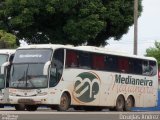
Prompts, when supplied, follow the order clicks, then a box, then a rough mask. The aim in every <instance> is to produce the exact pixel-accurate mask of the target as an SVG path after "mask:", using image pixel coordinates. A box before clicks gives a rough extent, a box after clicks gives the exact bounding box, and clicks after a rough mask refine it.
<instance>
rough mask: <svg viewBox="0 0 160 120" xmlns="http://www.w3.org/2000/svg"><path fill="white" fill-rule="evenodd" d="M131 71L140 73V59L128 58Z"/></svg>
mask: <svg viewBox="0 0 160 120" xmlns="http://www.w3.org/2000/svg"><path fill="white" fill-rule="evenodd" d="M130 66H131V70H130V71H132V72H131V73H133V74H139V75H142V60H137V59H132V60H130Z"/></svg>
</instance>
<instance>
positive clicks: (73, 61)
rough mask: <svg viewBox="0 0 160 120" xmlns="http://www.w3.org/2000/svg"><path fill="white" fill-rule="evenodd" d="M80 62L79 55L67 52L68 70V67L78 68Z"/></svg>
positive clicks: (70, 51) (74, 52)
mask: <svg viewBox="0 0 160 120" xmlns="http://www.w3.org/2000/svg"><path fill="white" fill-rule="evenodd" d="M77 66H78V61H77V53H76V51H72V50H67V53H66V68H68V67H72V68H73V67H77Z"/></svg>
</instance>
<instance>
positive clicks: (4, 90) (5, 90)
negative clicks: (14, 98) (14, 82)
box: [0, 49, 25, 110]
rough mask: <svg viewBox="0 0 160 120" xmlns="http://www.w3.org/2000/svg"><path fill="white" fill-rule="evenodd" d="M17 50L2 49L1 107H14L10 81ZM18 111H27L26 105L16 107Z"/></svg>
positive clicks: (0, 72) (0, 69) (0, 54)
mask: <svg viewBox="0 0 160 120" xmlns="http://www.w3.org/2000/svg"><path fill="white" fill-rule="evenodd" d="M15 51H16V50H15V49H1V50H0V107H2V108H3V107H5V106H10V107H12V106H13V105H11V104H10V102H9V79H10V68H11V65H12V61H13V58H14V53H15ZM15 109H16V110H25V105H23V104H18V105H16V106H15Z"/></svg>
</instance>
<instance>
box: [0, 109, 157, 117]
mask: <svg viewBox="0 0 160 120" xmlns="http://www.w3.org/2000/svg"><path fill="white" fill-rule="evenodd" d="M0 120H160V112H111V111H108V110H103V111H101V112H86V111H74V110H73V109H70V110H69V111H68V112H58V111H53V110H50V109H49V108H39V109H38V110H37V111H32V112H30V111H15V109H14V108H10V107H9V108H4V109H3V108H0Z"/></svg>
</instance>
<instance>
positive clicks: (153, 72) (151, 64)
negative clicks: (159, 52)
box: [149, 61, 157, 76]
mask: <svg viewBox="0 0 160 120" xmlns="http://www.w3.org/2000/svg"><path fill="white" fill-rule="evenodd" d="M149 68H150V76H154V75H156V74H157V66H156V62H155V61H149Z"/></svg>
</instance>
